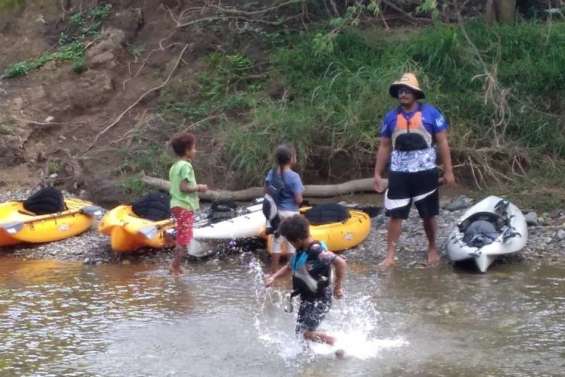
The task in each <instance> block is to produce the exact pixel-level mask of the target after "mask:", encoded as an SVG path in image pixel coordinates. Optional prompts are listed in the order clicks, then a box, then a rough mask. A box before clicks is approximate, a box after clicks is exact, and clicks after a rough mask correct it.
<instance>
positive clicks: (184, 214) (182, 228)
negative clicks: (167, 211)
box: [171, 207, 194, 247]
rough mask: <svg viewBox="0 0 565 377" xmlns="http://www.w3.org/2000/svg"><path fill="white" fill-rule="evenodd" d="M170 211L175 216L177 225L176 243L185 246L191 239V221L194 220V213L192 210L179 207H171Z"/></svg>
mask: <svg viewBox="0 0 565 377" xmlns="http://www.w3.org/2000/svg"><path fill="white" fill-rule="evenodd" d="M171 213H172V214H173V217H174V218H175V223H176V226H177V240H176V242H177V245H178V246H182V247H185V246H187V245H188V244H189V243H190V241H191V240H192V223H193V222H194V214H193V212H192V211H189V210H188V209H185V208H181V207H173V208H171Z"/></svg>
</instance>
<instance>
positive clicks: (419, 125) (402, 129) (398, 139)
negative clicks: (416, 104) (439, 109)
mask: <svg viewBox="0 0 565 377" xmlns="http://www.w3.org/2000/svg"><path fill="white" fill-rule="evenodd" d="M433 141H434V138H433V135H432V134H431V133H430V132H429V131H428V130H427V129H426V127H424V122H423V120H422V110H421V109H418V110H417V111H416V113H414V115H412V117H411V118H410V119H407V118H406V116H405V115H404V113H402V111H401V110H400V109H399V110H398V113H397V115H396V127H395V128H394V132H393V133H392V146H393V149H395V150H399V151H415V150H421V149H428V148H431V147H432V146H433Z"/></svg>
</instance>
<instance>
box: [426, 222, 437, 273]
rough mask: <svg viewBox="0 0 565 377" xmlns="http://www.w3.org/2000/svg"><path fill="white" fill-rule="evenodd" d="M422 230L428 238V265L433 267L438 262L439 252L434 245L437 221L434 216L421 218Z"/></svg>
mask: <svg viewBox="0 0 565 377" xmlns="http://www.w3.org/2000/svg"><path fill="white" fill-rule="evenodd" d="M423 222H424V230H425V231H426V237H427V238H428V266H430V267H435V266H437V265H438V264H439V260H440V257H439V253H438V250H437V245H436V235H437V223H436V218H435V216H433V217H428V218H425V219H423Z"/></svg>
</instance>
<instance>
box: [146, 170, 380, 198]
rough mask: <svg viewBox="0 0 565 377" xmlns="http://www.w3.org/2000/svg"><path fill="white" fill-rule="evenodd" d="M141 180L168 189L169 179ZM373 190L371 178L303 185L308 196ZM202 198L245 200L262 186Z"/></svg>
mask: <svg viewBox="0 0 565 377" xmlns="http://www.w3.org/2000/svg"><path fill="white" fill-rule="evenodd" d="M141 181H142V182H143V183H145V184H147V185H149V186H151V187H155V188H157V189H161V190H169V187H170V184H169V181H166V180H164V179H160V178H155V177H150V176H147V175H145V176H143V177H142V178H141ZM359 192H374V189H373V178H364V179H355V180H353V181H347V182H344V183H338V184H335V185H306V186H304V196H305V197H308V198H331V197H334V196H339V195H345V194H352V193H359ZM198 196H200V199H202V200H210V201H214V200H235V201H246V200H253V199H255V198H258V197H261V196H263V187H251V188H248V189H244V190H237V191H227V190H218V191H215V190H210V191H207V192H202V193H199V194H198Z"/></svg>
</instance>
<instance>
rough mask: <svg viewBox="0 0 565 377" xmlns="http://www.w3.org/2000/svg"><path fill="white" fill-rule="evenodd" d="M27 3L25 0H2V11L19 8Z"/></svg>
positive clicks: (0, 0) (0, 8) (0, 6)
mask: <svg viewBox="0 0 565 377" xmlns="http://www.w3.org/2000/svg"><path fill="white" fill-rule="evenodd" d="M24 4H25V0H0V11H3V10H6V9H15V8H19V7H21V6H22V5H24Z"/></svg>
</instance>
